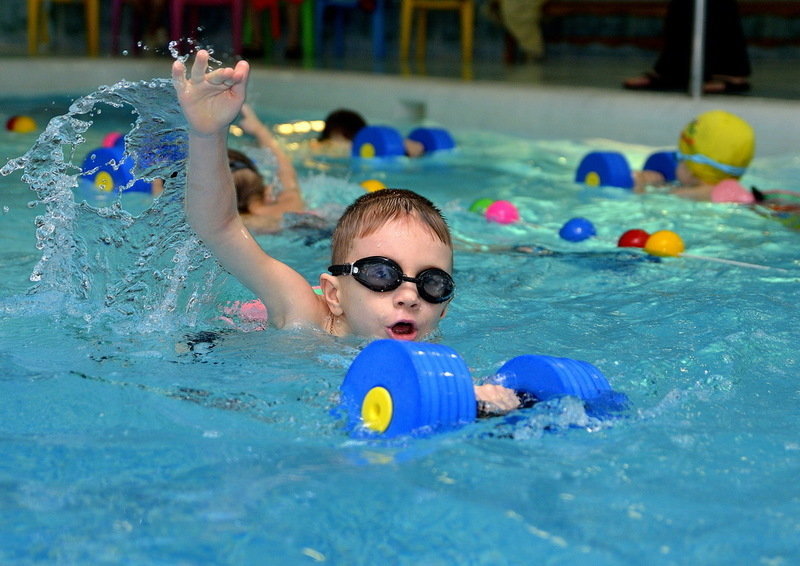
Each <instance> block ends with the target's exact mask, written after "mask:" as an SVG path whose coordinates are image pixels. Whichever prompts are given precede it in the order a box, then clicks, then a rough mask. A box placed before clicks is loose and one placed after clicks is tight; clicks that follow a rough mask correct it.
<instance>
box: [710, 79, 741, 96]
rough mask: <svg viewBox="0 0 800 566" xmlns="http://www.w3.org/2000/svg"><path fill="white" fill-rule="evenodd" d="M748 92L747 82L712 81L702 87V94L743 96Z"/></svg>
mask: <svg viewBox="0 0 800 566" xmlns="http://www.w3.org/2000/svg"><path fill="white" fill-rule="evenodd" d="M711 85H713V86H711ZM749 91H750V83H749V82H747V81H743V82H733V81H728V80H725V79H712V80H710V81H707V82H706V83H705V84H704V85H703V94H744V93H745V92H749Z"/></svg>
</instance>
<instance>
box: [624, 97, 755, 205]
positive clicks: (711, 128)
mask: <svg viewBox="0 0 800 566" xmlns="http://www.w3.org/2000/svg"><path fill="white" fill-rule="evenodd" d="M755 146H756V142H755V132H753V128H752V127H750V124H748V123H747V122H745V121H744V120H742V119H741V118H739V117H738V116H736V115H734V114H731V113H730V112H726V111H724V110H712V111H710V112H705V113H703V114H700V115H699V116H698V117H697V118H695V119H694V120H692V121H691V122H689V124H687V125H686V127H685V128H684V129H683V131H681V134H680V137H679V138H678V167H677V169H676V171H675V177H676V179H677V180H678V183H679V185H678V186H677V187H675V188H673V189H672V190H671V193H672V194H675V195H677V196H680V197H684V198H688V199H693V200H700V201H709V200H712V192H713V191H714V188H715V187H716V186H717V185H718V184H719V183H720V182H721V181H723V180H725V179H739V177H741V176H742V175H744V173H745V171H746V169H747V166H748V165H749V164H750V161H751V160H752V159H753V154H754V153H755ZM634 178H635V186H634V190H635V191H636V192H643V191H644V189H645V187H646V186H661V185H664V184H665V179H664V176H663V175H662V174H661V173H659V172H657V171H647V170H645V171H637V172H636V173H634Z"/></svg>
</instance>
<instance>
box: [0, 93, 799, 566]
mask: <svg viewBox="0 0 800 566" xmlns="http://www.w3.org/2000/svg"><path fill="white" fill-rule="evenodd" d="M69 106H70V101H69V100H56V101H55V102H53V101H51V100H49V99H47V100H45V99H42V100H41V101H38V102H37V101H35V100H34V101H33V102H31V101H29V100H28V101H23V100H9V101H7V102H4V106H3V107H4V108H8V109H9V111H8V112H9V114H12V113H26V114H32V115H33V116H34V117H36V118H37V119H38V121H39V124H40V126H42V127H41V128H40V130H39V132H37V133H36V134H28V135H20V134H12V133H10V132H5V131H4V132H2V133H0V156H2V157H4V158H5V159H3V160H2V162H3V163H5V162H6V160H7V159H10V158H17V157H19V156H22V155H23V154H26V152H28V151H29V150H30V153H28V155H27V158H25V160H23V161H15V162H11V163H10V164H9V165H7V166H6V170H5V172H6V173H7V176H4V177H0V205H1V206H2V215H0V233H2V241H3V246H2V251H0V264H1V265H2V266H3V281H4V284H3V286H2V293H0V312H2V318H1V319H0V364H1V365H0V367H2V370H3V371H2V374H1V377H0V389H1V390H2V391H0V415H2V419H0V439H1V440H2V443H3V458H2V459H0V525H2V528H0V562H2V563H4V564H29V563H38V562H48V563H68V564H76V563H131V564H175V563H187V564H204V563H230V564H258V563H267V564H306V563H308V564H313V563H318V562H327V563H332V564H371V563H374V562H384V563H387V564H530V563H532V562H542V563H545V564H587V565H589V564H591V565H597V564H641V563H652V564H720V563H732V564H793V563H797V562H798V561H800V549H798V545H797V540H798V536H800V487H799V486H798V484H797V482H796V478H797V477H798V474H800V441H798V424H797V423H798V401H800V387H799V386H798V378H799V377H800V376H798V373H800V372H799V371H798V369H799V365H798V355H797V352H798V338H799V337H800V331H798V328H797V321H798V320H800V307H798V302H797V288H798V281H799V280H800V257H799V256H798V252H797V250H798V245H797V244H798V237H800V235H799V234H798V233H797V232H796V231H793V230H791V229H789V228H787V227H786V226H785V225H784V224H782V223H780V222H778V221H776V220H775V219H773V218H768V217H765V216H764V215H762V214H759V213H758V212H757V211H754V210H752V209H750V208H747V207H741V206H735V205H714V204H708V203H693V202H687V201H682V200H679V199H676V198H674V197H670V196H667V195H659V194H649V195H633V194H630V193H628V192H625V191H622V190H619V189H611V188H603V189H597V188H595V189H588V188H584V187H582V186H580V185H578V184H576V183H574V182H573V180H572V175H573V171H574V169H575V167H576V165H577V163H578V161H579V160H580V158H581V156H582V155H583V154H585V153H586V152H587V151H589V150H591V149H616V150H621V151H623V152H624V153H625V154H626V155H627V156H629V158H630V161H631V162H632V163H634V164H638V163H641V162H642V160H643V159H644V157H646V155H648V154H649V153H650V152H651V151H653V150H654V149H655V148H650V147H643V146H630V145H622V144H615V143H614V142H610V141H607V142H604V141H594V142H585V141H579V140H563V141H557V142H553V141H547V142H545V141H537V140H535V139H522V138H517V137H511V136H507V135H504V134H503V133H502V132H475V131H459V130H457V129H454V130H452V133H453V134H454V136H455V138H456V141H457V142H458V146H459V148H458V150H457V151H456V152H455V153H453V154H449V155H439V156H430V157H425V158H422V159H420V160H416V161H407V160H401V161H399V162H396V163H394V164H391V165H385V166H384V165H359V164H356V163H349V162H336V163H333V164H331V163H322V162H317V161H311V162H308V161H299V163H298V166H299V168H300V173H301V184H302V186H303V189H304V192H305V194H306V195H307V197H308V200H309V203H310V204H311V206H312V207H313V208H315V209H317V210H318V211H320V212H321V214H322V216H323V217H324V218H325V219H326V220H330V221H332V220H333V219H335V217H336V215H337V214H338V213H339V212H340V211H341V210H342V209H343V207H344V206H346V204H347V203H349V202H350V201H351V200H352V199H353V198H355V197H357V196H358V195H359V194H361V193H362V189H361V188H360V187H359V186H358V182H359V181H361V180H364V179H367V178H379V179H381V180H383V181H384V182H385V183H386V184H387V185H390V186H398V187H405V188H411V189H414V190H417V191H419V192H420V193H422V194H424V195H426V196H428V197H429V198H431V199H432V200H433V201H434V202H435V203H436V204H438V205H439V206H440V207H441V208H442V209H443V210H444V212H445V215H446V216H447V218H448V220H449V222H450V224H451V226H452V229H453V232H454V234H455V235H456V236H457V238H458V239H459V241H460V242H461V244H460V247H459V249H458V250H457V252H456V258H455V279H456V281H457V285H458V293H457V296H456V299H455V300H454V302H453V304H452V306H451V308H450V311H449V314H448V316H447V317H446V318H445V319H444V321H443V322H442V324H441V330H440V332H439V334H438V335H437V336H435V337H433V339H434V340H435V341H437V342H439V343H442V344H447V345H449V346H451V347H452V348H454V349H455V350H457V351H458V352H460V353H461V354H462V356H463V357H464V359H465V360H466V362H467V365H468V366H469V367H470V369H471V371H472V374H473V375H474V376H475V377H476V378H478V379H480V378H481V377H483V376H488V375H490V374H492V373H493V372H494V371H495V370H496V369H497V368H499V367H500V366H501V365H502V364H503V362H505V361H506V360H508V359H509V358H512V357H514V356H516V355H520V354H525V353H535V354H548V355H554V356H563V357H569V358H576V359H581V360H586V361H589V362H591V363H592V364H594V365H596V366H597V367H598V368H600V369H601V370H602V371H603V373H604V374H605V375H606V376H607V378H608V379H609V381H610V382H611V383H612V385H613V387H614V388H615V389H616V390H618V391H622V392H625V393H626V394H627V395H628V397H629V398H630V401H631V409H630V410H629V411H628V413H626V415H625V416H624V418H622V419H618V420H613V421H604V422H601V421H597V420H594V419H590V418H588V417H587V416H586V414H585V413H584V412H583V409H582V407H581V405H580V403H577V402H571V401H566V402H564V403H563V404H560V405H557V406H556V407H555V408H542V407H534V408H532V409H526V410H524V411H520V412H518V413H516V414H515V415H514V418H513V419H488V420H482V421H480V422H477V423H473V424H469V425H467V426H465V427H463V428H461V429H459V430H457V431H453V432H448V433H443V434H439V435H435V436H430V437H422V438H410V437H408V438H406V437H401V438H399V439H393V440H391V441H382V440H356V439H351V438H349V437H348V435H347V433H346V432H345V431H344V429H343V426H342V421H341V418H340V417H337V416H336V414H335V412H332V409H334V408H335V406H336V404H337V398H338V387H339V384H340V383H341V381H342V379H343V376H344V374H345V372H346V371H347V368H348V366H349V364H350V362H351V361H352V359H353V358H354V357H355V355H356V354H357V353H358V352H359V351H360V349H361V348H362V347H363V345H364V343H363V342H362V341H361V340H358V339H333V338H330V337H327V336H320V335H317V334H304V333H300V332H281V331H275V330H272V329H268V330H263V331H259V330H256V329H255V327H254V326H252V325H248V324H247V323H240V324H238V325H234V326H231V324H230V323H229V322H228V321H227V320H225V319H223V318H221V315H223V314H224V312H223V308H224V306H225V305H227V304H229V303H230V302H232V301H237V300H247V299H250V298H252V297H251V296H250V295H249V293H248V292H247V291H246V290H245V289H244V288H243V287H241V286H240V285H239V284H238V283H237V282H236V281H234V280H233V278H231V277H230V276H227V275H226V274H225V273H223V272H222V271H221V270H220V268H219V267H218V266H216V264H215V262H214V260H213V258H210V257H209V256H208V253H207V252H206V251H205V249H204V248H203V246H202V244H201V243H199V242H198V241H197V240H196V239H195V238H194V236H193V235H192V233H191V231H190V230H189V229H188V228H187V227H186V225H185V223H184V218H183V213H182V203H181V184H182V181H183V172H182V171H183V170H182V162H181V161H180V159H177V160H176V158H175V156H176V155H177V154H168V155H167V154H165V155H164V156H163V159H155V161H154V162H153V164H152V169H150V170H149V171H148V172H147V173H148V174H151V175H158V176H162V177H164V178H170V175H171V174H172V173H175V176H174V177H172V178H171V181H169V182H168V184H167V191H166V193H165V194H164V195H163V196H162V197H161V198H160V199H158V200H157V201H155V202H154V201H152V199H150V197H148V196H146V195H143V194H141V193H140V194H124V195H122V196H121V197H118V198H115V197H111V198H107V199H101V198H98V197H97V196H96V195H92V194H91V193H86V192H85V189H82V188H81V187H73V186H72V185H73V184H75V183H74V176H75V175H76V173H77V170H76V169H75V166H76V165H79V164H80V162H81V160H82V159H83V156H84V155H85V154H86V152H87V151H88V150H89V149H92V148H94V147H96V146H97V145H99V141H100V139H101V138H102V136H103V135H104V134H105V133H106V132H108V131H111V130H113V129H120V130H123V131H126V132H129V131H131V132H132V133H131V134H130V135H129V143H130V144H132V147H133V150H134V151H144V150H146V149H147V148H152V147H153V146H154V145H155V146H157V147H161V146H159V144H168V145H169V144H171V145H170V147H178V148H180V147H181V143H182V141H181V140H182V137H181V135H180V129H181V127H182V122H181V119H180V116H179V112H178V109H177V106H176V104H175V101H174V95H173V94H172V92H171V86H170V85H169V83H168V82H165V81H153V82H147V83H129V84H120V85H116V86H114V87H112V88H109V89H101V90H100V91H98V92H95V93H93V94H92V95H91V96H89V97H84V98H82V99H80V100H78V101H77V102H76V103H75V104H74V105H73V106H72V110H69ZM257 110H258V111H259V113H260V114H261V115H262V117H263V118H264V119H265V120H267V121H270V122H276V121H280V120H285V119H295V118H298V117H297V116H290V115H286V114H281V112H280V109H267V108H263V109H262V108H257ZM322 115H324V111H320V115H319V116H309V117H312V118H318V117H321V116H322ZM137 118H142V119H141V120H140V121H138V122H137V121H136V120H137ZM50 119H53V121H51V122H50V126H49V127H48V129H47V131H46V132H44V133H43V132H42V130H43V127H44V125H45V124H46V123H47V121H48V120H50ZM755 126H756V129H758V125H757V124H756V125H755ZM398 127H400V128H404V127H406V125H405V124H398ZM176 132H177V135H176ZM40 135H41V136H40ZM39 136H40V137H39ZM241 143H244V142H241ZM17 166H19V167H20V168H19V169H17V168H16V167H17ZM23 174H24V179H23ZM799 175H800V158H798V157H796V152H794V153H793V154H787V155H785V156H775V157H768V158H759V159H757V160H756V161H755V163H754V165H753V167H752V168H751V171H750V172H749V173H748V176H747V177H745V179H743V181H744V182H745V184H754V185H757V186H759V187H765V188H772V187H781V188H793V189H795V190H797V189H798V186H797V184H796V179H797V178H798V176H799ZM29 185H32V186H33V188H34V189H35V190H33V191H32V190H31V188H30V187H29ZM81 191H83V192H81ZM87 195H88V197H89V198H88V201H84V198H85V197H87ZM480 197H490V198H494V199H501V198H502V199H508V200H511V201H512V202H514V204H515V205H517V207H518V208H519V210H520V212H521V214H522V216H523V220H524V221H523V222H522V223H518V224H515V225H510V226H501V225H497V224H490V223H487V221H486V220H485V219H484V218H483V217H482V216H480V215H478V214H475V213H472V212H469V206H470V204H471V203H472V202H473V201H474V200H475V199H477V198H480ZM576 216H582V217H585V218H588V219H590V220H591V221H592V222H593V223H594V225H595V226H596V228H597V231H598V236H597V237H596V238H593V239H591V240H588V241H584V242H578V243H571V242H567V241H564V240H561V239H560V238H559V236H558V229H559V227H560V226H561V225H562V224H563V223H564V222H565V221H566V220H568V219H569V218H572V217H576ZM631 228H642V229H645V230H648V231H655V230H660V229H668V230H673V231H675V232H676V233H678V234H680V235H681V237H682V238H683V239H684V241H685V242H686V246H687V253H691V254H695V255H701V256H709V257H714V258H723V259H729V260H735V261H740V262H748V263H752V264H757V265H759V266H762V267H764V268H763V269H755V268H748V267H742V266H737V265H731V264H725V263H719V262H716V261H711V260H706V259H694V258H666V259H663V260H660V261H653V260H652V259H648V258H647V257H645V256H644V255H642V254H640V253H639V252H637V251H630V250H620V249H618V248H617V247H616V240H617V238H618V237H619V235H620V234H622V233H623V232H624V231H626V230H628V229H631ZM259 242H260V243H261V244H262V245H263V246H264V247H265V249H267V250H269V251H270V253H272V254H273V255H275V256H276V257H278V258H280V259H283V260H284V261H286V262H288V263H289V264H291V265H292V266H293V267H295V268H296V269H298V270H300V271H301V273H303V274H304V275H306V277H307V278H308V279H309V280H310V281H315V280H316V279H317V277H318V274H319V273H320V272H321V271H322V270H323V269H324V268H325V267H326V266H327V265H328V263H327V262H328V259H329V238H328V231H327V230H326V228H325V226H322V227H318V228H295V229H289V230H286V231H284V232H283V233H281V234H278V235H274V236H261V237H259ZM520 245H524V246H525V249H526V250H527V251H533V252H534V253H525V252H524V251H520V248H518V247H517V246H520ZM485 250H492V251H485ZM235 322H236V321H235Z"/></svg>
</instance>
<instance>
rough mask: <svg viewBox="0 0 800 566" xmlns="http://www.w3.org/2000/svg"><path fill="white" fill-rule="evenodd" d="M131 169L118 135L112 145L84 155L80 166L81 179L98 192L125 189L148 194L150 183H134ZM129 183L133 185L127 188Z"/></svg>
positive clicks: (123, 142)
mask: <svg viewBox="0 0 800 566" xmlns="http://www.w3.org/2000/svg"><path fill="white" fill-rule="evenodd" d="M107 139H109V138H108V137H107ZM132 168H133V164H132V160H131V159H130V158H129V157H128V158H126V157H125V137H124V136H122V135H120V136H118V137H116V139H115V140H114V141H113V143H112V144H109V145H108V146H104V147H98V148H96V149H93V150H92V151H90V152H89V153H88V154H87V155H86V157H85V158H84V160H83V163H82V164H81V177H82V178H84V179H86V180H88V181H89V182H90V183H91V184H92V185H93V186H94V188H95V189H97V190H98V191H100V192H112V191H118V190H122V189H125V190H126V191H135V192H136V191H138V192H147V193H149V192H150V190H151V185H150V183H149V182H147V181H143V180H141V179H138V180H136V181H134V177H133V173H132V172H131V170H132ZM131 182H133V184H131V185H130V186H128V184H129V183H131ZM126 187H127V188H126Z"/></svg>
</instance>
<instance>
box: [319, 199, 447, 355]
mask: <svg viewBox="0 0 800 566" xmlns="http://www.w3.org/2000/svg"><path fill="white" fill-rule="evenodd" d="M332 260H333V261H332V263H333V265H331V266H330V268H329V272H330V273H324V274H322V275H321V276H320V284H321V286H322V289H323V291H324V296H325V301H326V302H327V304H328V308H329V310H330V312H331V314H332V316H333V317H334V318H333V319H332V322H331V328H330V331H331V332H333V333H336V334H339V333H340V332H339V329H338V327H337V325H343V328H346V330H347V332H346V333H347V334H356V335H359V336H371V337H383V338H397V339H406V340H415V339H419V338H422V337H424V336H426V335H428V334H430V333H431V332H432V331H434V330H435V329H436V327H437V326H438V324H439V320H440V319H441V318H442V317H443V316H444V314H445V311H446V309H447V305H448V304H449V301H450V299H451V298H452V297H453V292H454V289H455V285H454V283H453V279H452V277H451V275H450V273H451V272H452V265H453V247H452V241H451V238H450V232H449V229H448V228H447V224H446V222H445V220H444V218H443V217H442V215H441V213H440V211H439V210H438V209H437V208H436V207H435V206H434V205H433V204H432V203H431V202H430V201H429V200H428V199H426V198H424V197H422V196H420V195H418V194H416V193H413V192H411V191H406V190H400V189H384V190H381V191H376V192H374V193H366V194H364V195H363V196H361V197H360V198H358V199H357V200H356V201H355V202H354V203H353V204H352V205H350V206H349V207H348V209H347V210H346V211H345V213H344V215H343V216H342V218H341V219H340V220H339V223H338V225H337V227H336V230H335V231H334V235H333V242H332Z"/></svg>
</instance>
